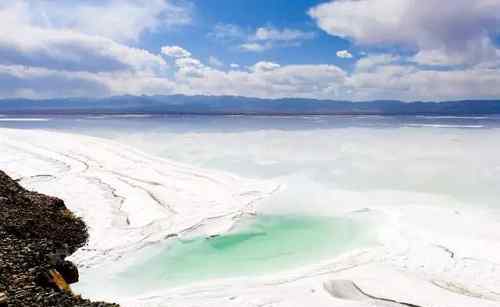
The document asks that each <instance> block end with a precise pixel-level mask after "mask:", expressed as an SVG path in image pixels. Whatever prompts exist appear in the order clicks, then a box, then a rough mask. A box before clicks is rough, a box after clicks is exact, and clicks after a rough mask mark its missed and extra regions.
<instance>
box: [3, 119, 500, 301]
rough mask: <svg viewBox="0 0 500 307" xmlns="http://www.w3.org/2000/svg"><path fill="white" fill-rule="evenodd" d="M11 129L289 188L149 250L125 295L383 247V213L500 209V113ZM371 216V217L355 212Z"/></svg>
mask: <svg viewBox="0 0 500 307" xmlns="http://www.w3.org/2000/svg"><path fill="white" fill-rule="evenodd" d="M0 127H8V128H20V129H48V130H54V131H63V132H71V133H81V134H86V135H92V136H97V137H103V138H107V139H112V140H115V141H118V142H120V143H124V144H127V145H130V146H133V147H136V148H139V149H140V150H143V151H145V152H148V153H150V154H152V155H156V156H160V157H164V158H168V159H173V160H176V161H181V162H184V163H188V164H192V165H196V166H199V167H203V168H208V169H216V170H222V171H227V172H231V173H234V174H237V175H239V176H242V177H250V178H256V179H270V180H275V181H276V182H279V183H281V184H283V187H284V188H283V189H282V190H280V192H279V193H276V194H275V195H273V196H272V197H270V198H268V199H266V200H264V201H262V202H260V203H259V204H258V212H259V215H258V216H257V217H255V218H254V219H253V220H251V221H250V222H249V223H248V224H246V225H245V226H244V227H241V228H240V229H238V230H236V231H234V232H231V233H229V234H227V235H222V236H219V237H215V238H210V239H207V238H194V239H192V240H188V241H186V240H178V239H172V240H171V241H169V243H168V244H166V245H165V246H155V247H154V248H152V249H147V250H145V251H144V253H145V254H144V255H143V257H141V258H140V261H136V262H134V263H133V264H132V265H130V267H128V268H126V269H123V270H122V271H121V273H120V275H117V276H116V277H114V278H118V279H119V284H120V287H121V289H122V290H123V289H124V288H127V289H130V291H133V290H132V289H135V291H139V292H140V291H141V287H137V286H134V285H133V284H129V282H130V281H134V283H135V282H136V281H137V282H139V281H140V284H141V285H144V287H147V288H152V287H170V286H171V285H172V284H173V283H175V284H177V285H178V284H182V283H189V282H194V281H202V280H206V279H211V278H226V277H239V276H248V275H252V274H257V275H258V274H265V273H266V272H270V271H283V270H291V269H294V268H298V267H300V266H303V265H306V264H309V263H315V262H318V261H322V260H324V259H330V258H334V257H336V256H338V255H340V254H342V253H345V252H348V251H351V250H353V249H356V248H362V247H366V246H369V245H371V244H377V236H378V231H379V230H380V231H383V229H384V226H385V223H386V221H387V219H386V218H384V217H382V216H378V215H377V214H379V213H377V212H376V208H387V207H397V208H404V207H405V206H429V207H447V208H464V207H466V208H473V209H477V210H481V208H496V209H500V204H499V203H498V191H500V146H499V145H498V144H499V141H500V116H479V117H427V116H394V117H381V116H295V117H278V116H178V115H176V116H170V115H165V116H160V115H154V116H152V115H113V116H110V115H102V116H95V115H92V116H82V115H79V116H47V115H45V116H31V117H23V116H16V117H9V116H3V117H0ZM364 208H372V209H373V208H375V210H371V211H364ZM360 212H365V213H364V214H365V215H369V218H368V220H363V219H352V218H351V217H352V216H357V215H358V214H360ZM367 212H368V213H367ZM370 212H371V213H370ZM361 215H362V214H361ZM368 221H369V222H368ZM368 234H369V235H368ZM87 280H88V279H87ZM98 290H99V289H95V291H98ZM106 291H110V290H109V289H106ZM117 291H119V290H117Z"/></svg>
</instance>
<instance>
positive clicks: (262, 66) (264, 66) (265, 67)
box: [250, 61, 281, 72]
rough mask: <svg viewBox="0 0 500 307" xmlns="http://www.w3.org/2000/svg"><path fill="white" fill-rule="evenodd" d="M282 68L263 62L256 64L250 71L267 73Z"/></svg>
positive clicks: (278, 65)
mask: <svg viewBox="0 0 500 307" xmlns="http://www.w3.org/2000/svg"><path fill="white" fill-rule="evenodd" d="M280 67H281V66H280V64H276V63H273V62H266V61H262V62H257V63H255V64H254V65H253V66H252V67H250V69H251V70H252V71H254V72H266V71H271V70H275V69H277V68H280Z"/></svg>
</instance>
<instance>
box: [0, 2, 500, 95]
mask: <svg viewBox="0 0 500 307" xmlns="http://www.w3.org/2000/svg"><path fill="white" fill-rule="evenodd" d="M436 1H437V0H429V3H430V5H426V6H425V7H422V6H418V5H416V3H417V2H416V0H370V1H368V0H357V1H351V0H339V1H335V2H330V3H326V4H323V5H319V6H316V7H314V8H313V9H312V10H311V11H310V12H309V14H310V15H311V16H312V17H313V18H314V19H315V21H316V22H317V24H318V25H319V26H320V27H321V28H322V29H323V30H325V31H326V32H328V33H330V34H332V35H336V36H341V37H345V38H348V39H349V40H351V41H353V42H354V43H355V44H358V45H361V46H368V47H371V46H375V47H379V45H382V46H385V47H387V46H391V47H394V46H397V47H403V48H404V50H405V51H406V52H405V53H404V54H403V53H401V54H398V50H401V48H386V49H385V50H386V51H385V52H386V53H383V54H380V53H378V54H377V53H372V52H367V53H366V54H363V53H362V52H359V54H360V55H362V56H361V58H360V59H358V60H357V61H356V62H355V64H354V65H353V67H352V69H351V68H350V69H349V70H344V69H341V68H340V67H337V66H335V65H329V64H314V65H290V64H283V63H277V62H278V61H276V60H275V61H276V62H271V61H257V63H255V64H253V65H250V66H246V67H242V66H241V67H240V66H239V65H238V64H234V63H233V64H230V65H224V63H222V61H221V60H220V59H219V58H217V55H216V54H214V55H213V56H211V57H209V58H208V59H207V63H203V61H201V60H200V59H198V58H197V56H196V54H194V52H193V53H192V52H190V51H188V50H186V49H184V48H183V47H182V46H163V47H162V48H161V52H160V53H159V54H156V53H155V52H153V51H148V50H144V49H141V48H137V47H134V45H138V44H135V43H136V42H137V40H138V39H140V37H141V35H142V34H143V33H145V32H151V31H156V30H157V29H159V28H160V27H169V26H171V25H173V24H176V25H182V24H185V23H186V22H189V18H190V17H189V15H185V14H188V13H186V12H188V11H189V9H186V7H182V6H175V5H173V4H172V3H174V2H172V1H167V0H152V1H147V3H144V2H143V1H138V0H122V1H117V0H104V1H83V2H78V3H74V4H72V5H74V6H75V10H74V11H69V5H70V4H69V3H68V4H60V3H57V5H56V3H55V2H53V1H43V0H42V1H28V0H20V1H15V2H14V1H12V2H5V3H1V4H0V97H32V98H46V97H61V96H106V95H116V94H134V95H142V94H169V93H183V94H213V95H244V96H256V97H268V98H277V97H307V98H322V99H342V100H344V99H349V100H372V99H402V100H439V99H443V100H445V99H447V100H449V99H465V98H495V97H496V98H498V97H499V96H500V87H499V86H498V84H500V51H499V50H498V48H497V47H496V45H495V43H494V42H493V39H492V37H493V36H494V35H496V34H498V33H496V32H495V31H497V30H495V29H498V26H499V23H498V18H497V17H496V15H495V14H496V13H495V12H497V11H498V8H499V4H498V1H496V0H477V1H465V0H456V2H454V5H453V6H452V5H440V10H435V9H432V4H434V5H437V4H438V3H437V2H436ZM175 3H180V2H178V1H176V2H175ZM182 3H184V2H182ZM119 4H123V5H119ZM65 5H66V6H67V7H65ZM56 6H57V7H56ZM52 7H53V10H52V9H51V8H52ZM98 8H100V9H98ZM94 9H95V10H97V11H93V10H94ZM101 9H102V10H101ZM115 9H116V11H115ZM119 9H123V11H121V12H120V11H119ZM136 9H137V10H136ZM85 12H90V13H85ZM124 12H126V13H124ZM63 13H67V14H68V15H67V16H61V18H60V19H59V18H57V17H58V16H59V15H61V14H62V15H64V14H63ZM94 13H95V14H96V17H95V18H96V19H95V20H96V21H95V27H94V25H92V24H90V23H92V18H89V17H88V16H91V15H93V14H94ZM97 13H102V14H101V15H99V14H97ZM86 14H89V15H86ZM127 14H131V16H130V19H132V20H122V19H126V18H125V17H123V16H125V15H127ZM134 14H135V15H134ZM169 14H174V15H175V16H177V17H178V18H171V19H170V20H165V16H170V15H169ZM97 15H99V16H97ZM132 15H133V16H132ZM68 16H69V17H68ZM79 16H86V17H85V18H84V19H86V20H83V21H82V20H80V17H79ZM117 16H119V17H117ZM175 16H174V17H175ZM81 18H83V17H81ZM115 18H117V21H116V22H114V21H113V20H114V19H115ZM118 19H119V20H118ZM167 19H168V18H167ZM72 20H73V21H72ZM87 23H89V24H87ZM105 24H106V26H104V25H105ZM109 24H113V25H117V26H115V27H110V26H109ZM119 32H124V33H119ZM210 36H211V37H213V38H214V39H220V40H223V41H225V42H230V43H231V44H233V45H234V46H239V48H240V49H243V50H248V51H252V52H257V51H265V50H269V49H270V48H275V47H285V46H297V45H300V43H301V42H303V41H304V40H308V39H312V38H314V34H313V33H311V32H304V31H301V30H297V29H291V28H275V27H271V26H266V27H259V28H257V29H242V28H240V27H238V26H235V25H217V26H216V27H215V29H214V31H213V33H211V34H210ZM367 50H380V49H379V48H367ZM408 50H410V51H411V52H412V53H411V54H410V55H408ZM338 55H339V56H340V57H349V55H350V52H349V51H347V50H341V51H340V52H339V53H338ZM287 60H288V59H287ZM424 65H425V66H424ZM436 66H439V67H436ZM443 66H446V67H443ZM222 67H224V69H222Z"/></svg>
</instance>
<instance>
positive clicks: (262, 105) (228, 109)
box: [0, 95, 500, 115]
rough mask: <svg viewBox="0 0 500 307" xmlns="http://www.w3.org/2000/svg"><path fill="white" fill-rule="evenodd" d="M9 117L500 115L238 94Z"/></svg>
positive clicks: (467, 107)
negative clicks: (127, 115) (55, 115)
mask: <svg viewBox="0 0 500 307" xmlns="http://www.w3.org/2000/svg"><path fill="white" fill-rule="evenodd" d="M0 112H1V113H8V114H35V113H37V114H40V113H43V114H49V113H50V114H79V113H86V114H88V113H99V114H103V113H104V114H108V113H132V114H133V113H153V114H156V113H157V114H248V115H253V114H262V115H298V114H339V115H340V114H345V115H357V114H366V115H369V114H373V115H427V114H429V115H480V114H500V100H461V101H441V102H420V101H416V102H403V101H397V100H374V101H363V102H352V101H339V100H315V99H304V98H281V99H261V98H249V97H240V96H186V95H169V96H160V95H158V96H130V95H126V96H112V97H107V98H57V99H44V100H32V99H22V98H12V99H2V100H0Z"/></svg>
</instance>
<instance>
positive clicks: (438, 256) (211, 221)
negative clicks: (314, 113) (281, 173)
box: [0, 129, 500, 307]
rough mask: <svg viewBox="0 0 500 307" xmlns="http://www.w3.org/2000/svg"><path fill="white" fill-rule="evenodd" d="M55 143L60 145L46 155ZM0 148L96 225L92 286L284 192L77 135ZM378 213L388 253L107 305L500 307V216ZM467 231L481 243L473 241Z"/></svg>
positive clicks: (47, 135) (27, 175)
mask: <svg viewBox="0 0 500 307" xmlns="http://www.w3.org/2000/svg"><path fill="white" fill-rule="evenodd" d="M47 139H50V140H54V142H53V143H52V144H50V145H49V144H45V143H44V141H43V140H47ZM0 148H2V150H4V151H3V152H5V156H4V158H3V160H0V166H1V167H2V168H5V167H7V168H9V169H10V170H12V172H15V173H16V176H17V177H18V178H22V179H21V181H22V182H23V184H26V185H28V186H30V187H33V188H36V190H39V191H43V192H44V193H46V194H49V195H56V196H58V197H60V198H63V199H67V200H71V201H70V202H68V203H67V205H68V207H69V208H70V209H71V210H72V211H74V212H75V213H76V214H77V215H78V216H82V217H83V218H84V220H85V221H86V223H87V224H88V225H89V234H90V241H89V246H87V247H84V248H82V249H80V250H79V251H77V253H76V254H74V255H73V256H72V257H71V259H72V260H74V261H75V263H77V264H78V265H79V267H80V268H81V272H82V273H83V274H86V273H87V272H89V271H90V270H92V269H100V268H105V267H106V264H107V263H110V262H113V261H118V260H119V259H122V260H123V259H126V258H127V257H128V256H130V255H131V254H133V253H134V251H137V250H140V249H142V247H144V246H149V245H152V244H157V243H158V242H165V240H168V238H170V237H169V235H172V234H178V235H180V236H182V237H184V238H190V237H193V236H210V235H216V234H219V233H224V232H226V231H228V230H229V229H230V228H231V225H232V224H233V222H234V219H238V217H239V216H240V215H241V214H242V213H244V212H249V213H251V212H254V211H255V202H256V201H258V200H260V199H262V198H264V197H268V196H269V195H272V194H273V193H274V192H276V191H277V190H279V189H280V188H279V185H278V184H276V183H274V182H262V181H252V180H246V179H244V178H239V177H237V176H234V175H231V174H227V173H223V172H215V171H205V170H200V169H198V168H195V167H191V166H188V165H184V164H181V163H177V162H174V161H169V160H165V159H161V158H156V157H152V156H150V155H147V154H144V153H141V152H139V151H137V150H135V149H132V148H129V147H127V146H123V145H121V144H117V143H115V142H113V141H108V140H102V139H98V138H93V137H87V136H82V135H76V134H66V133H57V132H48V131H42V130H30V131H23V130H15V129H0ZM4 166H5V167H4ZM58 186H64V187H65V188H64V189H58V188H57V187H58ZM273 191H274V192H273ZM89 204H94V205H96V204H100V206H99V207H92V208H89V207H88V205H89ZM137 204H141V206H139V207H137ZM356 209H358V210H359V209H363V208H352V210H353V211H354V210H356ZM145 210H146V211H145ZM370 210H371V211H369V212H372V213H373V212H374V213H380V214H382V215H384V216H387V218H388V220H389V222H390V228H389V229H388V230H387V233H384V234H383V236H384V246H380V247H379V248H374V249H370V250H368V251H359V252H357V253H353V254H350V255H343V256H341V257H339V258H335V259H332V260H331V261H329V262H325V263H322V264H316V265H312V266H308V267H302V268H297V270H294V271H290V272H284V273H279V274H269V276H263V277H259V278H248V279H246V278H239V279H238V278H236V279H229V280H227V279H222V280H215V279H214V280H208V281H205V282H201V283H196V284H191V285H189V286H185V287H179V288H171V289H164V290H162V291H157V292H151V293H144V294H143V295H141V296H139V297H121V298H116V297H112V296H110V297H103V299H104V298H106V299H111V300H112V301H117V300H116V299H119V300H120V301H118V303H120V304H121V305H122V306H137V305H140V304H147V306H162V305H165V304H166V305H168V306H183V307H184V306H214V305H217V306H236V305H248V306H258V305H262V304H274V305H275V306H287V307H288V306H305V305H307V304H310V303H311V302H314V303H315V305H316V306H343V305H345V304H346V300H344V299H340V298H336V297H332V295H331V294H330V293H329V292H328V291H326V290H325V289H324V288H323V287H324V286H326V285H328V286H329V287H330V285H331V284H332V283H331V282H330V281H332V280H333V281H335V280H340V279H342V280H351V281H353V282H354V283H355V285H356V287H358V288H359V289H361V291H362V292H363V293H367V294H369V295H371V296H373V297H377V298H385V299H391V300H394V301H398V302H404V303H408V304H414V305H418V306H424V307H432V306H436V307H437V306H454V307H457V306H464V307H465V306H487V307H490V306H491V307H492V306H496V305H497V304H498V301H500V295H498V294H495V291H494V290H495V289H497V288H498V287H497V286H498V285H499V284H500V278H499V277H498V274H495V272H498V270H499V269H500V266H499V265H498V264H497V263H500V259H498V258H499V256H498V255H499V254H498V253H497V252H496V251H499V250H500V246H499V243H498V242H499V240H497V238H496V237H495V235H494V233H492V232H491V231H492V230H493V229H497V228H496V227H497V226H498V221H496V220H495V219H494V216H491V217H488V216H487V214H485V213H484V212H475V211H473V210H466V209H463V210H460V211H459V212H458V213H456V210H455V209H454V208H434V207H426V206H419V205H418V204H412V205H408V206H407V207H405V208H398V207H396V206H381V207H374V208H371V209H370ZM442 220H447V225H442V223H441V221H442ZM465 222H466V223H468V224H467V225H471V226H470V227H477V229H476V231H475V232H472V233H471V232H470V231H469V232H467V231H466V230H464V229H463V228H464V227H463V225H464V223H465ZM445 226H446V227H445ZM486 246H488V249H485V248H486ZM450 251H451V253H450ZM122 260H120V261H122ZM128 260H130V259H128ZM123 264H124V265H126V262H123ZM474 276H481V277H480V279H474ZM85 280H89V279H85ZM388 281H390V282H388ZM333 284H334V285H335V283H333ZM330 288H331V287H330ZM115 298H116V299H115ZM359 306H369V302H362V303H360V305H359Z"/></svg>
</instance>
